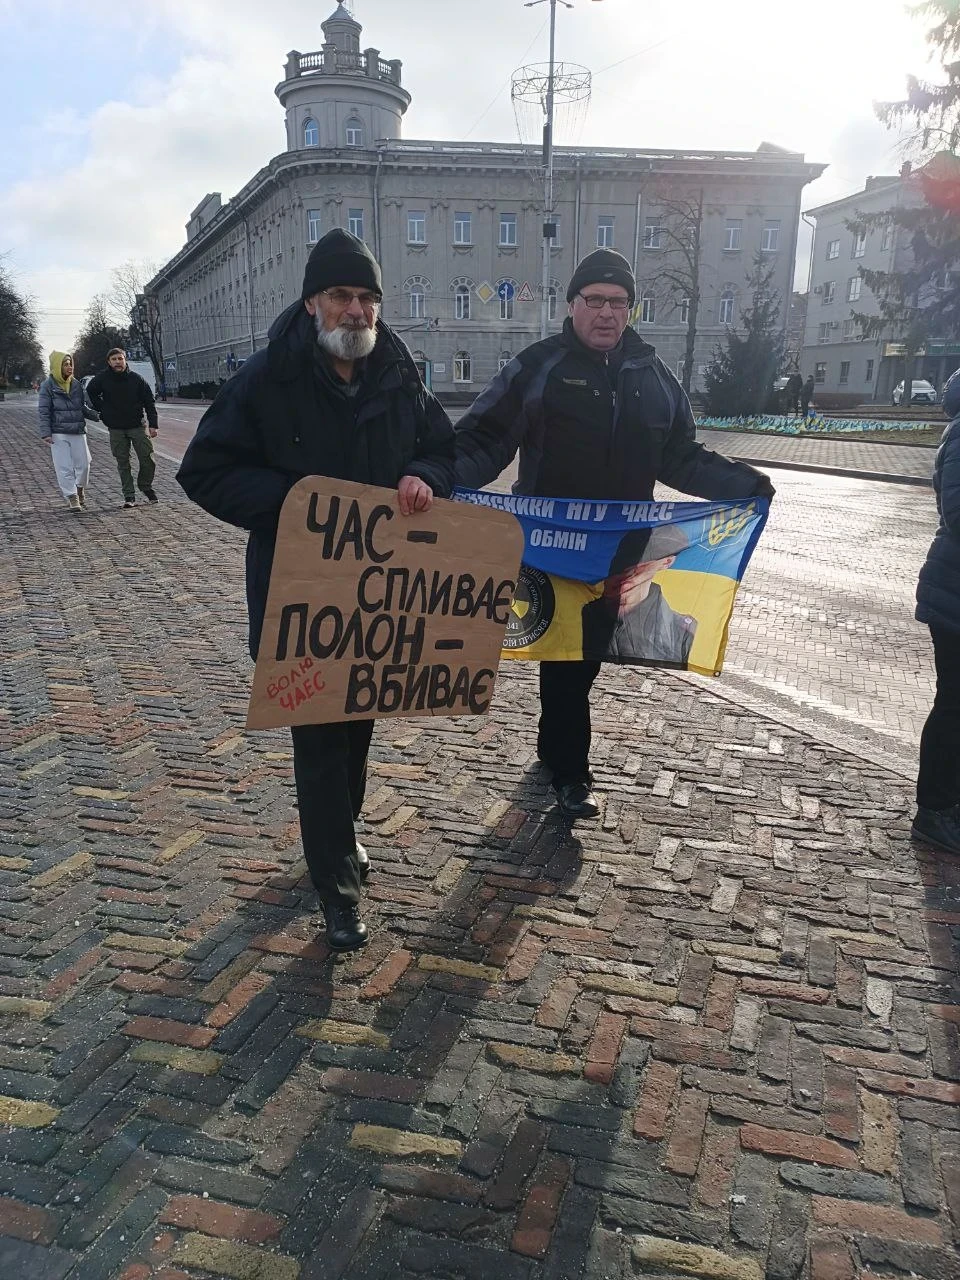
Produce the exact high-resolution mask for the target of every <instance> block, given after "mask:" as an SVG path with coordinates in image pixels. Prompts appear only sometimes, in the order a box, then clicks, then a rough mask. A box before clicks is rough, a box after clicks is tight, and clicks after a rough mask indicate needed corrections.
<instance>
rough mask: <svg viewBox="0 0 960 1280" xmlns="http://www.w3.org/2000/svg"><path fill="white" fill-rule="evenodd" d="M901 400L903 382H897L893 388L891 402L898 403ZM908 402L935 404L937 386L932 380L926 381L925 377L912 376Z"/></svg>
mask: <svg viewBox="0 0 960 1280" xmlns="http://www.w3.org/2000/svg"><path fill="white" fill-rule="evenodd" d="M902 400H903V383H902V382H898V383H897V385H896V386H895V387H894V388H893V403H894V404H900V403H901V401H902ZM910 403H911V404H936V403H937V388H936V387H935V386H934V385H933V383H932V382H928V381H927V380H926V378H914V380H913V382H912V383H911V385H910Z"/></svg>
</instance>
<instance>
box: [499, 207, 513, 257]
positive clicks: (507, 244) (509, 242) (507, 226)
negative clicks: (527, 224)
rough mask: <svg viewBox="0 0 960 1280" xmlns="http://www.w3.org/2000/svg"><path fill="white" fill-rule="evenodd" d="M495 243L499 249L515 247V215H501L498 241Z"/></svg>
mask: <svg viewBox="0 0 960 1280" xmlns="http://www.w3.org/2000/svg"><path fill="white" fill-rule="evenodd" d="M497 243H498V244H499V245H500V246H501V248H510V249H515V248H516V247H517V215H516V214H515V213H501V215H500V239H499V241H498V242H497Z"/></svg>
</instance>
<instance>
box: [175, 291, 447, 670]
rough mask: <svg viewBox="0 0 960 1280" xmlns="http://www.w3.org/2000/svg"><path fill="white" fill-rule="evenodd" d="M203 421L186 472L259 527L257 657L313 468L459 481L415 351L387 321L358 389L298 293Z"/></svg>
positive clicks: (234, 514)
mask: <svg viewBox="0 0 960 1280" xmlns="http://www.w3.org/2000/svg"><path fill="white" fill-rule="evenodd" d="M269 339H270V341H269V344H268V346H267V348H266V349H265V350H262V351H258V352H256V353H255V354H254V355H252V356H251V357H250V358H249V359H248V360H247V361H246V363H245V364H244V366H243V368H242V369H241V370H240V372H239V373H237V374H235V375H234V376H233V377H232V378H231V379H230V380H229V381H228V382H226V383H225V384H224V385H223V387H222V388H221V389H220V392H219V394H218V396H217V398H216V400H215V401H214V402H213V404H212V405H211V406H210V408H209V409H208V410H207V412H206V413H205V414H204V415H203V417H202V418H201V419H200V425H199V426H198V427H197V433H196V435H195V436H194V437H193V440H191V442H190V444H189V446H188V448H187V451H186V453H185V455H184V458H183V462H182V463H181V465H180V470H179V471H178V473H177V480H178V481H179V482H180V484H181V485H182V487H183V489H184V491H185V492H186V494H187V496H188V497H190V498H192V499H193V501H194V502H196V503H197V504H198V505H199V506H201V507H203V509H204V510H205V511H209V512H210V514H211V515H213V516H216V517H217V518H218V519H219V520H224V521H226V523H227V524H235V525H238V526H239V527H240V528H241V529H248V530H249V531H250V537H249V539H248V541H247V606H248V610H249V615H250V655H251V657H254V658H255V657H256V654H257V649H258V648H259V645H260V631H261V629H262V627H263V615H264V610H265V608H266V603H267V588H268V586H269V582H270V569H271V567H272V564H273V551H274V543H275V540H276V533H277V521H278V520H279V518H280V508H281V507H282V506H283V500H284V498H285V497H286V496H287V493H288V491H289V490H290V489H291V488H292V487H293V485H295V484H296V483H297V481H298V480H302V479H303V478H304V476H331V477H334V478H336V479H341V480H355V481H357V482H358V483H360V484H375V485H382V486H384V487H385V488H390V489H392V488H396V486H397V483H398V481H399V480H400V478H401V477H402V476H405V475H412V476H418V477H419V478H420V479H421V480H424V481H426V483H427V484H428V485H430V487H431V489H432V490H433V492H434V494H435V495H436V496H437V497H438V498H448V497H449V496H450V493H451V491H452V489H453V461H454V446H453V428H452V426H451V425H450V419H449V418H448V417H447V415H446V413H445V411H444V410H443V408H442V407H441V406H440V404H439V402H438V401H437V400H435V399H434V397H433V396H432V395H431V394H430V392H429V391H428V390H427V389H426V387H425V386H424V385H423V383H422V381H421V380H420V375H419V373H418V371H417V367H416V365H415V364H414V362H413V358H412V356H411V355H410V352H409V351H408V350H407V348H406V347H405V346H404V345H403V343H402V342H401V341H400V339H399V338H398V337H397V336H396V335H395V334H394V333H392V332H391V330H390V329H389V328H388V327H387V326H386V325H385V324H383V323H378V325H377V345H376V346H375V347H374V350H373V354H372V355H371V356H370V357H369V359H368V360H366V361H365V367H364V369H363V372H362V378H361V383H360V386H359V388H358V390H357V392H356V395H354V396H351V397H346V396H344V395H342V394H339V393H338V392H337V391H336V389H335V384H334V382H333V380H332V379H330V378H323V377H320V376H318V373H317V371H316V370H315V367H314V366H315V357H314V353H315V351H316V345H317V344H316V334H315V330H314V327H313V321H312V319H311V318H310V316H309V315H308V314H307V312H306V311H305V310H304V306H303V303H302V302H300V301H297V302H296V303H294V304H292V305H291V306H290V307H288V308H287V310H286V311H284V312H283V313H282V314H281V315H280V316H278V317H277V319H276V321H274V324H273V326H272V328H271V329H270V334H269Z"/></svg>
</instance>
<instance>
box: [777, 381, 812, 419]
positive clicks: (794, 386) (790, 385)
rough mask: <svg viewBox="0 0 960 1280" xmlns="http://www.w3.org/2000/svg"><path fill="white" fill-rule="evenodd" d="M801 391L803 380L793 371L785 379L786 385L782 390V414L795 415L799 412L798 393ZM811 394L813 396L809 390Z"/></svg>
mask: <svg viewBox="0 0 960 1280" xmlns="http://www.w3.org/2000/svg"><path fill="white" fill-rule="evenodd" d="M802 390H803V378H802V377H801V376H800V374H799V373H797V372H796V371H794V372H793V373H791V374H790V376H789V377H788V378H787V385H786V386H785V387H784V389H783V406H784V407H783V411H784V413H793V414H797V413H799V412H800V393H801V391H802ZM812 394H813V389H812V388H811V395H812ZM808 403H809V401H808Z"/></svg>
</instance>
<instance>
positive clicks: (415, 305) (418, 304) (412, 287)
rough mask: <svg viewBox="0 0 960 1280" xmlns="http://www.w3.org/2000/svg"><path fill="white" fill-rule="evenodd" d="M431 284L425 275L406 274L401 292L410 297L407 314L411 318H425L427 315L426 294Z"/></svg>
mask: <svg viewBox="0 0 960 1280" xmlns="http://www.w3.org/2000/svg"><path fill="white" fill-rule="evenodd" d="M432 287H433V286H432V285H431V284H430V281H429V280H428V279H427V277H426V276H408V277H407V279H406V280H404V282H403V292H404V293H405V294H406V295H407V297H408V298H409V299H410V303H409V315H410V319H411V320H425V319H426V315H427V294H428V293H429V292H430V290H431V288H432Z"/></svg>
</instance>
